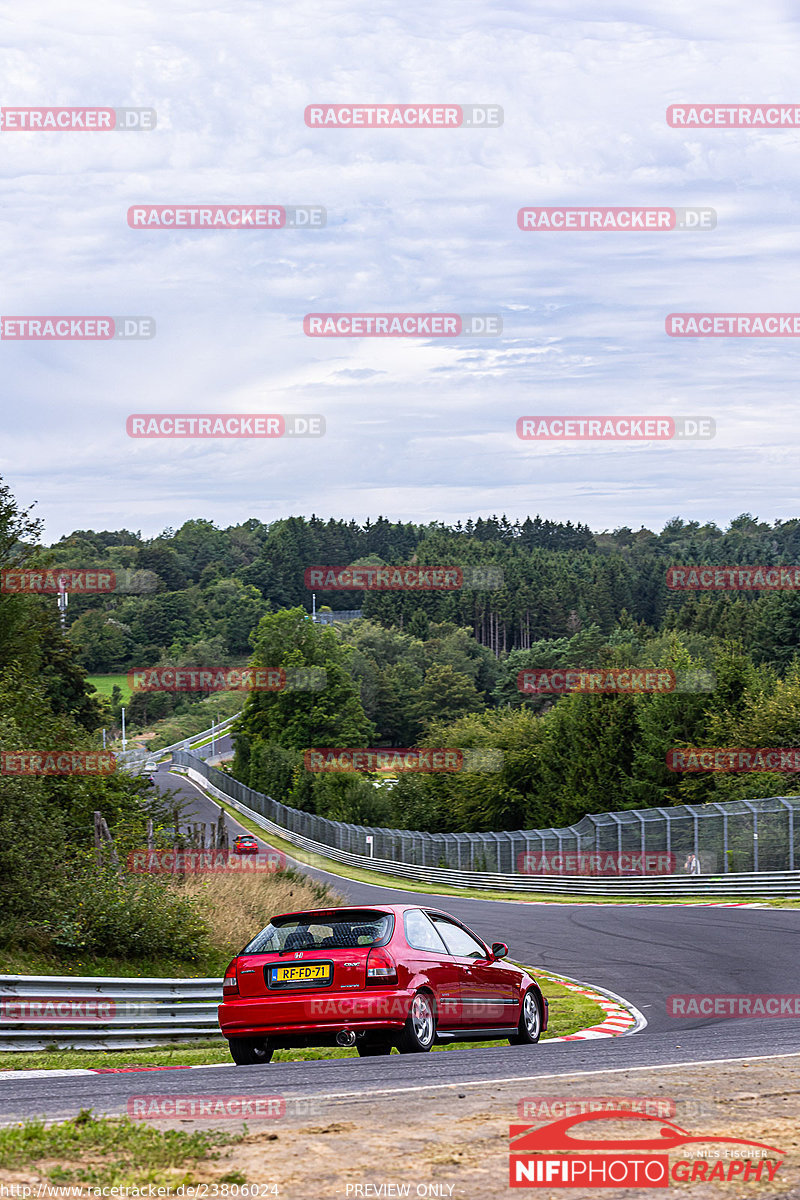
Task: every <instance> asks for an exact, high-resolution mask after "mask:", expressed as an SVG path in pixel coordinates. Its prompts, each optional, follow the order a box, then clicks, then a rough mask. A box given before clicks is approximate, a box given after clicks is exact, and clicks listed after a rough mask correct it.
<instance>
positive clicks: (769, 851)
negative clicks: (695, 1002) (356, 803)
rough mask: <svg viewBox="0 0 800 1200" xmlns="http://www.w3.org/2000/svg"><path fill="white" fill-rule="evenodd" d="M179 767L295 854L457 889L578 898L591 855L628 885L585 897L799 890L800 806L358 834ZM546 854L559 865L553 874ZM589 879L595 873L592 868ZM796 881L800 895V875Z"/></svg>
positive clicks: (193, 762) (198, 767)
mask: <svg viewBox="0 0 800 1200" xmlns="http://www.w3.org/2000/svg"><path fill="white" fill-rule="evenodd" d="M173 763H174V764H175V765H180V766H183V767H185V768H187V769H189V770H190V772H191V773H192V774H193V775H194V776H195V777H196V779H197V780H198V781H201V780H202V781H203V782H204V783H205V785H206V786H208V787H209V788H210V790H212V792H214V791H216V792H218V793H219V796H220V797H222V798H224V799H227V800H229V801H230V802H232V803H234V804H235V806H237V807H240V808H241V810H242V811H245V812H247V813H248V814H250V815H252V816H253V819H254V820H257V819H258V818H259V817H260V818H262V819H263V821H266V822H267V823H268V824H267V825H263V823H262V821H258V823H259V824H262V827H263V828H270V830H271V832H273V833H275V834H277V835H279V836H281V837H284V838H285V839H286V840H287V841H290V842H292V843H293V844H295V845H299V846H304V847H305V848H306V849H313V850H316V851H317V852H319V853H321V854H324V855H326V856H327V857H329V858H333V859H335V860H338V861H342V862H345V861H352V863H353V864H356V863H359V864H361V865H366V866H369V867H370V868H371V869H372V870H376V871H383V872H387V873H390V874H395V875H400V876H406V877H409V878H410V877H415V878H422V877H424V878H430V879H432V880H435V879H438V880H439V881H440V882H444V881H445V876H451V877H453V879H455V877H463V879H464V882H463V883H460V884H457V886H468V887H495V888H497V887H501V886H502V887H503V888H512V889H523V888H524V889H526V890H529V891H531V890H536V891H542V890H568V889H567V885H568V884H569V882H570V880H569V879H568V878H567V877H568V876H570V875H574V876H580V875H582V874H584V867H583V866H582V865H579V864H578V863H577V861H576V860H577V856H583V860H584V863H585V861H586V859H587V856H591V855H601V856H603V855H608V854H612V855H614V856H616V857H617V860H618V863H619V864H620V865H619V866H618V872H620V873H621V874H622V875H624V876H625V877H624V878H619V879H614V880H611V879H602V878H582V879H579V880H573V882H575V883H578V884H579V885H580V886H579V887H577V888H576V889H575V890H582V891H586V890H592V891H596V892H597V893H598V894H599V893H601V892H602V891H606V892H609V893H610V892H611V891H612V890H615V891H617V892H619V890H620V886H621V885H622V884H625V885H628V884H630V885H633V886H637V887H638V886H640V885H641V886H646V885H649V886H650V888H651V889H654V891H656V892H657V891H658V890H660V889H663V887H664V886H669V887H671V888H672V889H675V888H676V887H679V886H681V885H683V886H684V887H686V888H687V893H686V894H689V891H697V890H698V886H700V880H704V881H705V883H706V885H707V884H708V881H709V879H714V878H715V877H717V878H718V877H720V876H727V877H729V878H727V879H726V880H725V889H726V890H727V889H728V887H729V885H730V886H733V885H734V883H735V880H734V878H733V877H734V876H742V875H746V876H753V875H754V874H755V875H758V876H759V878H758V879H753V880H752V882H753V884H754V886H757V887H758V888H759V889H761V894H766V892H765V891H764V889H765V888H766V887H767V883H768V881H767V878H766V876H767V875H770V876H779V875H782V874H783V873H788V875H789V876H790V878H788V879H787V880H785V881H784V882H785V884H786V886H790V885H791V886H793V882H792V878H793V877H794V874H795V861H796V858H797V850H798V847H797V837H798V833H800V829H798V826H800V821H798V820H796V819H795V818H796V814H797V813H798V811H800V798H798V797H780V796H778V797H770V798H768V799H764V800H735V801H730V802H727V803H724V804H723V803H712V804H703V805H682V806H680V807H676V808H674V809H671V808H652V809H634V810H627V811H623V812H617V813H596V814H591V815H589V816H586V817H583V818H582V820H580V821H579V822H577V823H576V824H575V825H571V826H569V827H567V828H564V829H521V830H511V831H504V832H502V833H424V832H421V831H419V830H406V829H385V828H380V827H373V826H366V825H352V824H348V823H347V822H343V821H331V820H328V819H327V818H326V817H320V816H317V815H316V814H314V813H307V812H303V811H301V810H299V809H295V808H290V807H289V806H288V805H285V804H281V803H280V802H279V801H277V800H273V799H272V797H271V796H266V795H264V794H263V793H262V792H257V791H255V790H254V789H253V788H249V787H247V786H246V785H245V784H243V783H240V782H239V781H238V780H236V779H232V778H231V776H229V775H228V774H226V773H225V772H224V771H219V770H217V769H216V768H215V767H211V766H209V765H208V764H207V763H204V762H202V761H201V760H200V759H198V758H197V757H195V756H194V755H193V754H191V753H187V752H186V751H178V752H176V753H175V754H174V755H173ZM659 854H661V855H667V856H668V858H669V861H670V864H671V867H670V869H669V870H668V871H667V872H666V873H663V874H658V875H654V876H652V877H648V876H647V875H645V874H643V868H642V866H641V861H642V859H641V856H644V855H659ZM543 855H544V856H546V858H549V863H545V864H544V867H545V868H546V869H545V870H543V869H542V868H543V863H542V856H543ZM570 856H573V858H572V861H573V864H574V865H573V867H572V870H571V871H570V869H569V864H570V861H571V860H570ZM626 856H627V858H626ZM554 858H555V859H556V861H555V862H554V861H553V860H554ZM693 860H694V861H693ZM626 862H627V863H629V864H630V865H629V866H628V867H626ZM401 868H407V869H403V870H401ZM586 870H587V871H591V870H592V867H591V863H588V864H587V865H586ZM420 871H422V872H423V873H424V876H423V875H420V874H419V872H420ZM412 872H413V875H412ZM467 877H469V881H468V882H467ZM500 879H502V880H503V882H502V883H500V882H499V880H500ZM795 882H796V883H797V890H798V891H800V872H798V873H797V877H796V880H795ZM559 885H560V886H559ZM782 894H783V893H782Z"/></svg>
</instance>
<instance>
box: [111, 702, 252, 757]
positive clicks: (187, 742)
mask: <svg viewBox="0 0 800 1200" xmlns="http://www.w3.org/2000/svg"><path fill="white" fill-rule="evenodd" d="M238 716H239V714H238V713H234V715H233V716H232V717H227V718H226V720H224V721H220V723H219V725H215V726H214V727H213V728H211V727H209V728H208V729H202V730H201V731H200V733H193V734H192V735H191V737H188V738H183V739H182V740H181V741H180V742H175V743H174V744H173V745H172V746H162V747H161V749H160V750H148V749H146V748H145V747H142V746H137V747H136V748H135V749H134V750H118V751H117V752H116V754H115V758H116V760H117V762H118V763H119V765H120V767H122V768H123V770H126V771H127V770H131V769H134V768H137V767H141V766H143V765H144V763H146V762H159V761H161V760H162V759H164V758H167V757H169V755H170V754H172V752H173V751H175V750H190V749H195V750H198V749H203V750H204V749H205V746H202V747H199V746H197V745H196V743H197V742H202V741H205V739H206V738H210V737H212V735H213V736H214V737H220V736H223V737H224V735H225V734H226V733H227V732H228V730H229V729H230V727H231V725H233V722H234V721H235V720H236V718H237V717H238ZM210 746H211V743H210V742H209V750H208V752H209V754H210V753H211V749H210Z"/></svg>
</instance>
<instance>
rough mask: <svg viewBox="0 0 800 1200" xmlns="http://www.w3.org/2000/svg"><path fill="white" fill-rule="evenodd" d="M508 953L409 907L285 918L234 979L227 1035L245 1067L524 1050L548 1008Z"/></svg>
mask: <svg viewBox="0 0 800 1200" xmlns="http://www.w3.org/2000/svg"><path fill="white" fill-rule="evenodd" d="M507 954H508V947H507V946H506V945H505V944H504V943H502V942H495V943H494V945H493V946H492V948H491V949H489V947H488V946H487V945H486V943H485V942H483V941H482V940H481V938H479V937H478V936H477V935H476V934H474V933H473V932H472V930H471V929H468V928H467V926H466V925H464V924H462V922H461V921H458V920H456V918H455V917H451V916H449V915H448V914H447V913H444V912H439V911H438V910H436V909H430V908H420V907H418V906H416V905H411V904H381V905H375V906H372V905H370V906H367V907H358V908H334V909H319V910H316V911H309V912H296V913H284V914H283V915H282V916H277V917H273V918H272V920H271V921H270V923H269V925H267V927H266V928H265V929H263V930H262V931H261V933H259V934H258V935H257V936H256V937H255V938H253V940H252V942H250V944H249V945H248V946H246V947H245V948H244V950H243V951H242V952H241V954H238V955H237V956H236V958H234V959H233V961H232V962H231V964H230V965H229V967H228V969H227V971H226V972H225V979H224V982H223V987H222V995H223V1001H222V1004H221V1005H220V1006H219V1024H220V1029H221V1030H222V1033H223V1034H224V1036H225V1037H226V1038H227V1039H228V1042H229V1045H230V1051H231V1056H232V1058H233V1060H234V1062H236V1063H239V1064H241V1065H245V1064H252V1063H268V1062H269V1061H270V1059H271V1058H272V1055H273V1053H274V1051H275V1050H279V1049H285V1048H288V1047H297V1046H333V1045H339V1046H355V1047H356V1049H357V1050H358V1053H359V1054H360V1055H361V1056H362V1057H366V1056H370V1057H371V1056H373V1055H379V1054H389V1053H391V1050H392V1047H393V1046H396V1047H397V1049H398V1050H399V1051H400V1052H401V1053H403V1054H411V1053H418V1052H424V1051H427V1050H430V1049H431V1047H432V1046H433V1044H434V1043H435V1042H452V1041H457V1040H458V1041H479V1040H480V1041H483V1040H490V1039H492V1038H507V1039H508V1041H509V1042H511V1043H512V1045H527V1044H530V1043H532V1042H537V1041H538V1040H539V1037H540V1035H541V1034H542V1032H543V1031H544V1030H545V1029H546V1028H547V1000H546V999H545V997H544V996H543V995H542V992H541V989H540V988H539V985H538V984H537V983H536V980H535V979H533V978H532V977H531V976H530V975H529V974H528V973H527V972H526V971H524V970H523V969H522V968H521V967H515V966H513V965H512V964H511V963H508V962H503V961H502V960H503V959H504V958H505V956H506V955H507Z"/></svg>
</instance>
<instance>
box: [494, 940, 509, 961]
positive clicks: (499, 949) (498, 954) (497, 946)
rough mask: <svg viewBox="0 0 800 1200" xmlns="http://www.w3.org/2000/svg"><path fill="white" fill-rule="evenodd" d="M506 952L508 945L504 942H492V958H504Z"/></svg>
mask: <svg viewBox="0 0 800 1200" xmlns="http://www.w3.org/2000/svg"><path fill="white" fill-rule="evenodd" d="M507 954H508V946H507V945H506V944H505V942H493V943H492V956H493V957H494V958H505V956H506V955H507Z"/></svg>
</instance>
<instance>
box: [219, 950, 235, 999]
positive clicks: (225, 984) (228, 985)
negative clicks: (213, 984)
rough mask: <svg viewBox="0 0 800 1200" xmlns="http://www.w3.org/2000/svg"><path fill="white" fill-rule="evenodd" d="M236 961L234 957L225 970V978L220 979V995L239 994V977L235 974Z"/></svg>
mask: <svg viewBox="0 0 800 1200" xmlns="http://www.w3.org/2000/svg"><path fill="white" fill-rule="evenodd" d="M236 962H237V960H236V959H234V960H233V962H232V963H230V965H229V966H228V968H227V970H226V971H225V978H224V979H223V981H222V995H223V997H224V996H238V995H239V977H238V975H237V974H236Z"/></svg>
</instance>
